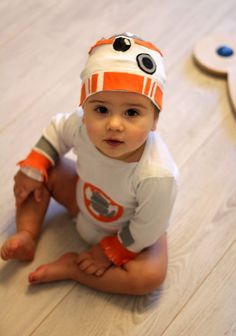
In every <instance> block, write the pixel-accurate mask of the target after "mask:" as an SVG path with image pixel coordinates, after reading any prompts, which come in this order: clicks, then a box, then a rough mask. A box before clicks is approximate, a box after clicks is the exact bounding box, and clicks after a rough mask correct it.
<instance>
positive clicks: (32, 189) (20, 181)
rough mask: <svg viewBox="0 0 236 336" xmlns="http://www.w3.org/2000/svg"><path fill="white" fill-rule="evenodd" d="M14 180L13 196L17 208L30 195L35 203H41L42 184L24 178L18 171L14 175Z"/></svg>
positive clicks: (26, 177)
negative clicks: (32, 195)
mask: <svg viewBox="0 0 236 336" xmlns="http://www.w3.org/2000/svg"><path fill="white" fill-rule="evenodd" d="M14 180H15V184H14V195H15V199H16V207H17V208H18V207H20V206H21V205H22V203H23V202H24V201H25V200H26V199H27V198H28V196H29V195H30V194H31V193H33V194H34V199H35V201H36V202H40V201H41V199H42V191H43V187H42V182H39V181H36V180H34V179H32V178H30V177H28V176H26V175H25V174H23V173H22V172H21V171H20V170H19V171H18V172H17V173H16V175H15V177H14Z"/></svg>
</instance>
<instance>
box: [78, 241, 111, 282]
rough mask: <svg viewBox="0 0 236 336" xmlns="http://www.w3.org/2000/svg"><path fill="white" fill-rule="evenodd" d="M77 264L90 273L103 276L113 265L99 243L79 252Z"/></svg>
mask: <svg viewBox="0 0 236 336" xmlns="http://www.w3.org/2000/svg"><path fill="white" fill-rule="evenodd" d="M77 265H78V266H79V268H80V270H81V271H84V272H85V273H86V274H88V275H96V276H101V275H103V274H104V273H105V271H106V270H107V269H108V268H109V267H110V266H111V265H112V262H111V261H110V260H109V259H108V258H107V256H106V255H105V254H104V252H103V250H102V248H101V247H100V245H99V244H97V245H94V246H92V247H91V248H90V249H89V250H87V251H84V252H82V253H80V254H79V256H78V258H77Z"/></svg>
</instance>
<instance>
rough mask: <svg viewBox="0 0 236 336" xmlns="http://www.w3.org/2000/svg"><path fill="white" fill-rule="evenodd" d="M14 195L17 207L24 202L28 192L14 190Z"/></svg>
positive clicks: (18, 189)
mask: <svg viewBox="0 0 236 336" xmlns="http://www.w3.org/2000/svg"><path fill="white" fill-rule="evenodd" d="M14 195H15V199H16V206H17V207H19V206H21V204H22V203H23V202H24V200H25V199H26V198H27V197H28V195H29V192H28V191H27V190H25V189H20V188H15V189H14Z"/></svg>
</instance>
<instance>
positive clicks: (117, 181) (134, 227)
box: [35, 109, 178, 252]
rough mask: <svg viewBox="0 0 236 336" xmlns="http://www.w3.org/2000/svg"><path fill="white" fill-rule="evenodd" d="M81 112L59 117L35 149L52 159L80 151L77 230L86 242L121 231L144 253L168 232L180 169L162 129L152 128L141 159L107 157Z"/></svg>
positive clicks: (126, 240)
mask: <svg viewBox="0 0 236 336" xmlns="http://www.w3.org/2000/svg"><path fill="white" fill-rule="evenodd" d="M82 113H83V111H82V109H79V110H77V111H75V112H73V113H70V114H59V115H56V116H55V117H54V118H53V119H52V121H51V123H50V124H49V126H48V127H47V128H46V129H45V130H44V132H43V138H44V140H45V139H46V142H45V141H41V142H40V141H39V143H38V144H37V145H36V147H35V149H36V150H37V151H40V152H41V153H43V154H44V155H46V156H47V157H48V158H50V159H51V160H52V161H55V158H56V156H57V155H59V156H62V155H64V154H66V153H67V152H68V151H69V150H70V149H73V151H74V153H75V154H76V157H77V173H78V176H79V179H78V183H77V202H78V206H79V209H80V212H79V214H78V218H77V230H78V232H79V234H80V235H81V236H82V238H83V239H84V240H85V241H87V242H88V243H89V244H96V243H98V242H99V241H100V240H101V239H102V238H104V237H106V236H111V235H116V234H117V235H118V239H119V241H120V243H121V244H122V245H123V246H124V247H125V248H127V249H128V250H130V251H132V252H140V251H141V250H143V249H144V248H146V247H148V246H151V245H152V244H153V243H155V242H156V241H157V240H158V238H159V237H160V236H161V235H162V234H163V233H165V231H166V230H167V227H168V223H169V218H170V215H171V210H172V207H173V204H174V201H175V198H176V192H177V176H178V170H177V167H176V165H175V163H174V161H173V160H172V158H171V156H170V154H169V151H168V149H167V147H166V145H165V144H164V143H163V141H162V140H161V138H160V135H159V134H158V133H157V132H150V134H149V136H148V139H147V142H146V145H145V149H144V152H143V155H142V157H141V159H140V161H139V162H133V163H127V162H123V161H120V160H115V159H111V158H109V157H107V156H105V155H103V154H102V153H101V152H99V151H98V150H97V149H96V147H95V146H94V145H93V144H92V143H91V142H90V140H89V138H88V135H87V131H86V128H85V126H84V124H83V122H82ZM45 143H46V146H45ZM50 146H52V148H50ZM53 151H55V152H53Z"/></svg>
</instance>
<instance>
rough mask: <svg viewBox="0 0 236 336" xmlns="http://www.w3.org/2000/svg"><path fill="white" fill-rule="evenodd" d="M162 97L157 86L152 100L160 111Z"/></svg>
mask: <svg viewBox="0 0 236 336" xmlns="http://www.w3.org/2000/svg"><path fill="white" fill-rule="evenodd" d="M162 97H163V92H162V90H161V89H160V88H159V86H157V87H156V92H155V96H154V100H155V102H156V103H157V105H158V106H159V108H160V110H161V109H162Z"/></svg>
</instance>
